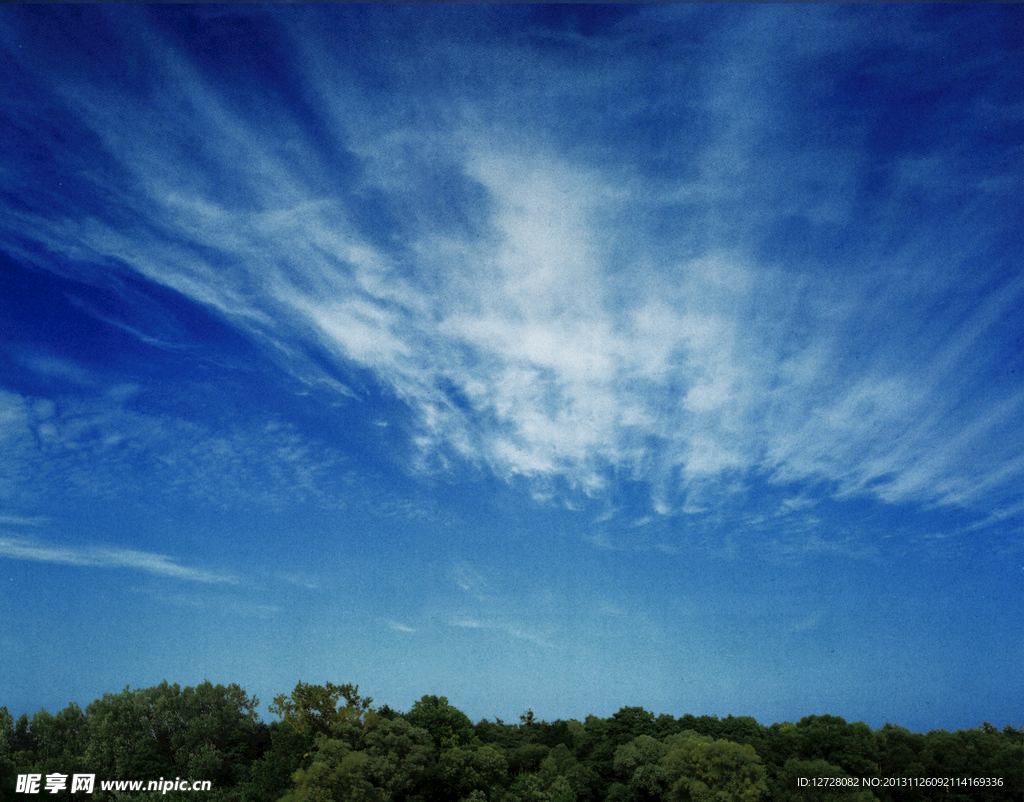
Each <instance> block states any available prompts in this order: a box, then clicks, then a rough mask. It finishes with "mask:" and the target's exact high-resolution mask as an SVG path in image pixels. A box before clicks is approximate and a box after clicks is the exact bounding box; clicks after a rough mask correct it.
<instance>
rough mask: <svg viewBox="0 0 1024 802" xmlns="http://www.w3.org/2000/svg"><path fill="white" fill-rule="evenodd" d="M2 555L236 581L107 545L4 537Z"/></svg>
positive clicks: (0, 543) (0, 545)
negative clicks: (60, 542)
mask: <svg viewBox="0 0 1024 802" xmlns="http://www.w3.org/2000/svg"><path fill="white" fill-rule="evenodd" d="M0 557H5V558H7V559H11V560H27V561H30V562H43V563H56V564H59V565H71V566H80V567H83V568H85V567H88V568H124V569H129V570H134V571H141V572H143V573H147V574H154V575H156V576H162V577H167V578H170V579H182V580H186V581H189V582H203V583H208V584H211V583H228V584H236V583H237V582H238V579H237V578H235V577H233V576H230V575H227V574H218V573H214V572H211V571H205V570H203V569H200V568H192V567H189V566H185V565H180V564H179V563H178V562H176V561H175V560H174V559H172V558H171V557H168V556H167V555H165V554H155V553H152V552H145V551H137V550H135V549H124V548H115V547H103V546H86V547H73V546H61V545H58V544H55V543H47V542H45V541H41V540H38V539H35V538H24V537H0Z"/></svg>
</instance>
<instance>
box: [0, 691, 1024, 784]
mask: <svg viewBox="0 0 1024 802" xmlns="http://www.w3.org/2000/svg"><path fill="white" fill-rule="evenodd" d="M258 704H259V702H258V700H257V699H255V698H250V697H249V696H248V695H247V694H246V692H245V691H244V690H243V689H242V688H241V687H239V686H238V685H236V684H232V685H228V686H223V685H213V684H211V683H210V682H204V683H203V684H201V685H198V686H196V687H194V688H192V687H187V688H184V689H182V688H180V687H179V686H178V685H176V684H175V685H169V684H168V683H167V682H166V681H164V682H162V683H161V684H160V685H157V686H156V687H153V688H142V689H131V688H125V689H124V691H122V692H121V693H119V694H106V695H104V696H103V698H102V699H97V700H96V701H94V702H93V703H92V704H90V705H88V706H87V707H86V709H85V710H84V711H83V710H82V709H81V708H80V707H79V706H78V705H76V704H74V703H72V704H70V705H68V707H66V708H65V709H64V710H61V711H60V712H59V713H57V714H56V715H53V714H50V713H48V712H47V711H46V710H40V711H39V712H37V713H36V714H35V715H33V716H32V717H31V718H30V717H29V716H28V715H27V714H25V715H22V716H21V717H20V718H19V719H17V721H15V720H14V718H13V716H12V715H11V714H10V713H9V712H8V711H7V708H6V707H0V800H13V799H28V798H31V797H29V796H27V795H23V794H18V793H17V789H16V781H17V777H18V775H25V774H39V775H42V776H43V777H45V776H46V775H48V774H53V773H59V774H63V775H68V776H71V775H73V774H76V773H87V774H95V775H96V777H97V780H100V779H111V780H135V779H137V780H144V781H149V780H156V779H158V778H165V779H174V778H176V777H180V778H182V779H187V780H211V781H212V784H213V790H212V791H210V792H206V793H200V792H182V791H170V792H168V793H161V792H136V793H131V794H129V793H127V792H117V791H102V790H101V789H100V786H99V784H98V782H97V785H96V786H95V789H94V791H93V793H91V794H85V793H82V792H75V793H72V791H71V790H70V784H69V786H68V788H67V789H66V790H63V791H60V792H58V793H56V794H51V793H46V792H45V791H44V793H45V796H46V797H47V798H53V799H82V800H84V799H93V800H117V799H134V800H147V799H153V800H155V799H161V800H178V799H182V800H183V799H191V800H195V799H196V797H197V795H198V796H201V797H202V798H203V799H204V800H207V802H796V800H800V802H833V800H835V801H836V802H838V800H851V801H852V802H918V800H920V801H921V802H924V801H925V800H928V801H934V802H968V801H969V800H970V801H971V802H973V801H974V800H977V802H1002V800H1006V802H1011V801H1012V802H1020V800H1021V799H1022V798H1024V727H1017V728H1015V727H1012V726H1009V725H1007V726H1006V727H1004V728H1003V729H1001V730H1000V729H998V728H996V727H993V726H992V725H991V724H988V723H987V722H986V723H984V724H982V725H981V726H980V727H978V728H977V729H970V730H958V731H956V732H947V731H945V730H933V731H931V732H928V733H926V734H920V733H914V732H911V731H909V730H907V729H906V728H903V727H899V726H894V725H891V724H886V725H885V726H884V727H882V728H880V729H877V730H872V729H871V728H870V727H869V726H868V725H866V724H864V723H861V722H856V723H849V722H847V721H845V720H843V719H842V718H840V717H838V716H830V715H816V716H806V717H804V718H802V719H801V720H800V721H798V722H796V723H795V724H794V723H790V722H784V723H781V724H772V725H771V726H767V727H766V726H763V725H761V724H759V723H758V722H757V721H755V720H754V719H753V718H751V717H750V716H740V717H734V716H728V717H726V718H724V719H720V718H717V717H715V716H693V715H684V716H682V717H680V718H675V717H673V716H671V715H668V714H662V715H658V716H655V715H654V714H653V713H651V712H648V711H647V710H644V709H643V708H642V707H623V708H622V709H621V710H619V711H618V712H617V713H615V714H614V715H612V716H610V717H608V718H599V717H597V716H593V715H591V716H587V717H586V719H585V720H584V721H578V720H575V719H572V720H570V721H562V720H558V721H553V722H547V721H541V720H538V719H537V718H536V717H535V716H534V714H533V712H532V711H530V710H528V711H526V712H525V713H523V715H521V716H520V717H519V721H518V722H512V723H507V722H504V721H502V720H501V719H495V720H494V721H489V720H487V719H484V720H482V721H480V722H478V723H476V724H474V723H473V722H472V721H471V720H470V719H469V717H468V716H466V714H465V713H463V712H462V711H460V710H459V709H457V708H456V707H454V706H453V705H451V704H450V703H449V701H448V699H446V698H445V697H443V696H432V695H427V696H424V697H422V698H421V699H420V700H419V701H417V702H416V703H415V704H414V705H413V706H412V707H411V709H409V710H408V711H406V712H400V711H396V710H392V709H391V708H390V707H388V706H387V705H383V706H379V707H378V706H375V705H374V704H373V700H372V699H370V698H367V697H363V696H361V695H360V694H359V688H358V686H353V685H350V684H346V685H334V684H332V683H330V682H328V683H326V684H324V685H310V684H306V683H303V682H300V683H298V685H296V687H295V689H294V690H293V691H292V692H291V693H290V694H281V695H280V696H278V697H276V698H275V699H274V700H273V703H272V704H271V705H270V706H269V709H270V712H271V713H274V714H275V715H276V716H277V717H278V718H279V720H277V721H272V722H271V723H269V724H267V723H264V722H263V721H262V720H261V719H260V717H259V716H258V715H257V712H256V711H257V706H258ZM943 778H945V779H946V780H947V781H952V782H946V783H941V784H936V780H937V779H938V780H940V781H941V780H942V779H943Z"/></svg>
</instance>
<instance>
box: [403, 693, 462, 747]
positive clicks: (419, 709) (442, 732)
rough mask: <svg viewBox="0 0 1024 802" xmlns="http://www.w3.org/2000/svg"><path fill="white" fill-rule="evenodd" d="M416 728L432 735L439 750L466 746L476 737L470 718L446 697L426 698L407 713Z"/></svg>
mask: <svg viewBox="0 0 1024 802" xmlns="http://www.w3.org/2000/svg"><path fill="white" fill-rule="evenodd" d="M405 718H406V720H408V722H409V723H410V724H412V725H413V726H414V727H419V728H420V729H424V730H426V731H427V732H429V733H430V737H431V738H433V739H434V745H435V746H436V747H437V748H438V749H446V748H449V747H452V746H464V745H465V744H468V743H470V741H472V740H473V738H474V736H475V735H476V731H475V730H474V729H473V722H472V721H470V720H469V716H467V715H466V714H465V713H463V712H462V711H461V710H459V709H458V708H456V707H453V706H452V705H451V704H449V703H448V699H447V698H445V697H444V696H424V697H422V698H421V699H420V700H419V701H418V702H416V703H415V704H414V705H413V706H412V709H411V710H410V711H409V712H408V713H406V715H405Z"/></svg>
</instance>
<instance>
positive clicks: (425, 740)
mask: <svg viewBox="0 0 1024 802" xmlns="http://www.w3.org/2000/svg"><path fill="white" fill-rule="evenodd" d="M363 746H364V749H365V752H366V755H367V757H368V758H369V762H368V763H367V766H366V773H367V776H368V777H369V778H370V779H371V781H372V782H373V783H374V784H375V785H376V786H377V787H378V788H380V789H381V791H382V792H383V798H384V799H385V800H402V799H408V798H410V797H411V796H413V795H414V794H415V793H416V792H417V791H418V789H420V787H421V786H422V785H423V784H424V782H425V781H426V779H427V776H428V772H429V771H430V769H431V767H432V766H433V765H434V755H435V752H434V743H433V739H432V738H431V737H430V733H428V732H427V731H426V730H423V729H420V728H419V727H414V726H413V725H412V724H410V723H409V722H408V721H406V720H405V719H402V718H396V719H393V720H388V719H381V720H380V721H379V722H378V723H376V724H375V725H374V726H372V727H368V728H367V731H366V733H365V735H364V737H363Z"/></svg>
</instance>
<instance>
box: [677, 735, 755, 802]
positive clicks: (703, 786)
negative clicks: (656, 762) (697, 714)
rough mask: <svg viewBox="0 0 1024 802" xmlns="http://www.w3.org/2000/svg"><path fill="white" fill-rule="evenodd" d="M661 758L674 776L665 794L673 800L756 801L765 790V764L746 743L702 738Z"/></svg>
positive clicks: (712, 801)
mask: <svg viewBox="0 0 1024 802" xmlns="http://www.w3.org/2000/svg"><path fill="white" fill-rule="evenodd" d="M672 740H673V739H669V741H670V742H671V741H672ZM662 761H663V763H664V765H665V767H666V768H667V769H668V772H669V774H670V775H673V776H675V777H677V779H675V781H674V782H673V784H672V787H671V788H670V789H669V793H668V795H667V796H668V799H670V800H673V802H690V800H693V802H758V800H760V799H762V798H763V797H764V796H765V795H766V794H767V793H768V784H767V782H766V780H765V769H764V765H763V764H762V763H761V758H760V757H759V756H758V754H757V752H756V751H755V750H754V748H753V747H752V746H750V745H749V744H737V743H733V742H732V741H725V740H721V739H719V740H710V739H704V738H701V739H700V740H692V741H691V743H688V744H681V745H679V746H677V747H676V748H674V749H671V750H670V751H669V752H668V754H666V755H665V757H664V758H663V759H662Z"/></svg>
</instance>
